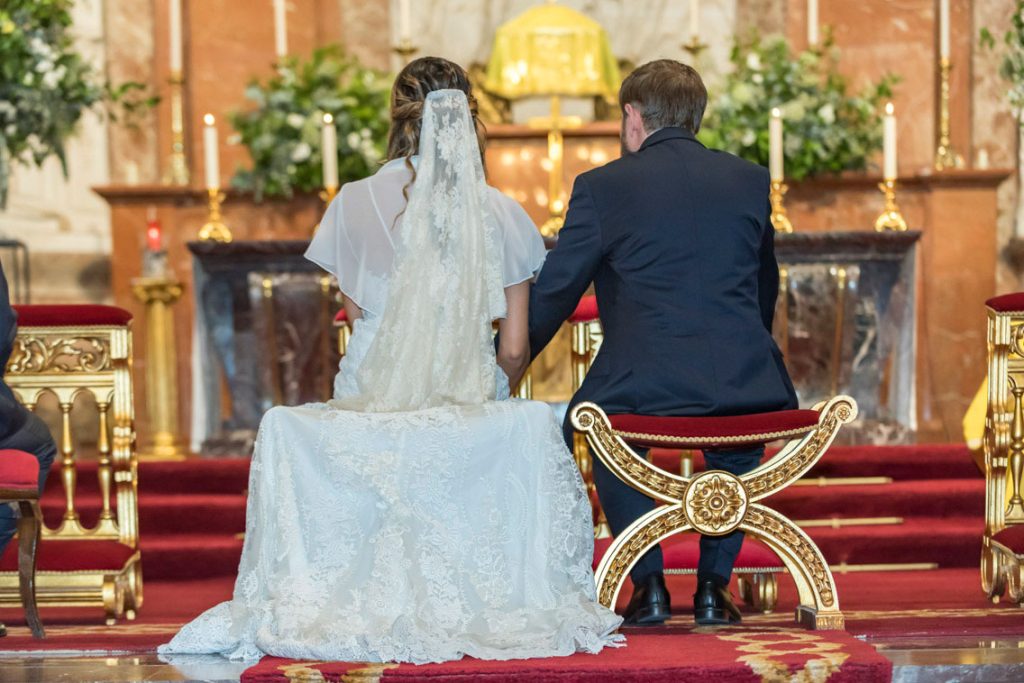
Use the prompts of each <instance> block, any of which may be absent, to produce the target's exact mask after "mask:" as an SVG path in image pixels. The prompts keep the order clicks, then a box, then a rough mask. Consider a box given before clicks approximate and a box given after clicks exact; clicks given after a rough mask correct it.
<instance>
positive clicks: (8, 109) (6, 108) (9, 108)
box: [0, 100, 18, 117]
mask: <svg viewBox="0 0 1024 683" xmlns="http://www.w3.org/2000/svg"><path fill="white" fill-rule="evenodd" d="M17 113H18V110H17V109H15V108H14V105H13V104H11V103H10V102H8V101H7V100H0V116H11V117H13V116H14V115H15V114H17Z"/></svg>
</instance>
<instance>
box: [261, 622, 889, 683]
mask: <svg viewBox="0 0 1024 683" xmlns="http://www.w3.org/2000/svg"><path fill="white" fill-rule="evenodd" d="M627 637H628V638H629V643H628V645H627V647H624V648H613V649H607V650H604V651H602V652H601V653H600V654H598V655H583V654H577V655H572V656H570V657H552V658H548V659H531V660H523V661H510V662H493V661H479V660H475V659H464V660H461V661H458V662H448V663H444V664H425V665H421V666H414V665H411V664H401V665H389V664H384V665H380V664H377V665H367V664H345V663H339V662H295V661H292V660H286V659H277V658H275V657H267V658H265V659H263V660H262V661H261V662H260V663H259V664H257V665H256V666H254V667H252V668H250V669H249V670H247V671H246V672H245V673H244V674H242V681H243V683H286V682H287V681H289V680H295V677H296V676H297V675H299V674H306V676H309V678H304V679H303V680H326V681H341V680H342V679H343V677H344V679H345V680H354V679H356V680H379V681H384V682H386V681H431V682H432V683H449V682H450V683H456V682H458V683H462V682H464V681H486V682H487V683H504V682H505V681H523V680H529V681H539V682H545V681H573V682H590V681H593V682H594V683H598V682H603V681H609V680H615V681H645V682H655V683H657V682H662V681H663V682H664V683H675V682H677V681H696V680H700V681H729V682H730V683H732V682H741V681H750V682H751V683H760V682H761V681H764V680H791V677H792V679H795V680H825V679H827V680H828V681H829V683H847V682H848V683H872V682H874V681H877V682H878V683H882V682H885V681H889V679H890V677H891V676H892V663H891V662H889V660H887V659H886V658H885V657H883V656H882V655H880V654H878V653H877V652H875V649H874V648H872V647H871V646H870V645H867V644H865V643H862V642H860V641H858V640H856V639H855V638H853V637H851V636H850V635H848V634H846V633H843V632H841V631H830V632H829V631H819V632H808V631H802V630H797V629H764V630H761V631H759V632H757V633H753V632H749V631H746V630H743V629H721V630H718V631H715V632H714V633H699V632H693V631H680V632H677V633H674V634H671V635H654V634H646V633H640V634H630V635H629V636H627ZM317 673H319V674H320V675H321V676H322V677H323V678H322V679H320V678H314V676H316V674H317ZM375 676H379V678H377V677H375ZM364 677H365V678H364Z"/></svg>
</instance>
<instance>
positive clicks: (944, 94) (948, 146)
mask: <svg viewBox="0 0 1024 683" xmlns="http://www.w3.org/2000/svg"><path fill="white" fill-rule="evenodd" d="M950 69H952V65H951V64H950V62H949V58H948V57H943V58H942V59H941V60H939V146H938V148H937V149H936V150H935V170H936V171H944V170H946V169H948V168H962V167H963V165H964V158H963V157H962V156H961V155H960V154H958V153H957V152H956V151H955V150H954V149H953V145H952V143H951V142H950V139H949V72H950Z"/></svg>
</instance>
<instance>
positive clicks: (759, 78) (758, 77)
mask: <svg viewBox="0 0 1024 683" xmlns="http://www.w3.org/2000/svg"><path fill="white" fill-rule="evenodd" d="M750 80H752V81H754V83H757V84H758V85H761V84H762V83H764V76H762V75H761V74H754V75H753V76H751V77H750Z"/></svg>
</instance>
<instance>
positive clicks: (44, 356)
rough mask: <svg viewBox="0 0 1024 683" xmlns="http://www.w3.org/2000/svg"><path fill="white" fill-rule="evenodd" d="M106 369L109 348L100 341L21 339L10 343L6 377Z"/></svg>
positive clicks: (82, 337) (108, 362) (82, 339)
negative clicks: (10, 348)
mask: <svg viewBox="0 0 1024 683" xmlns="http://www.w3.org/2000/svg"><path fill="white" fill-rule="evenodd" d="M109 369H110V344H109V343H108V342H107V340H106V339H104V338H102V337H91V336H81V337H74V336H72V337H65V336H60V335H58V336H53V337H49V336H48V337H22V336H20V335H19V336H18V337H16V338H15V340H14V348H13V350H12V351H11V358H10V361H9V362H8V365H7V373H8V374H11V375H23V374H27V373H37V372H46V371H48V370H50V371H58V372H102V371H104V370H109Z"/></svg>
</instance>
